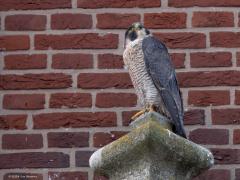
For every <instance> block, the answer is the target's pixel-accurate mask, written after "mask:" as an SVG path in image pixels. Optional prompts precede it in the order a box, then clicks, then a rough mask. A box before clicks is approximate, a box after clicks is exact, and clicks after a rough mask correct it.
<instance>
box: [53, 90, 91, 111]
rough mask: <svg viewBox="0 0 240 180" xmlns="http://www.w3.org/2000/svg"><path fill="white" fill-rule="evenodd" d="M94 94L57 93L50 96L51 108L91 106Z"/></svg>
mask: <svg viewBox="0 0 240 180" xmlns="http://www.w3.org/2000/svg"><path fill="white" fill-rule="evenodd" d="M91 106H92V96H91V94H89V93H55V94H51V97H50V105H49V107H50V108H64V107H69V108H78V107H91Z"/></svg>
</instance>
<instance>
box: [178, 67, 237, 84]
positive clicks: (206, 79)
mask: <svg viewBox="0 0 240 180" xmlns="http://www.w3.org/2000/svg"><path fill="white" fill-rule="evenodd" d="M177 77H178V82H179V84H180V86H181V87H205V86H239V85H240V71H201V72H200V71H199V72H180V73H178V74H177Z"/></svg>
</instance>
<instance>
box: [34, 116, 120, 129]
mask: <svg viewBox="0 0 240 180" xmlns="http://www.w3.org/2000/svg"><path fill="white" fill-rule="evenodd" d="M116 121H117V117H116V113H113V112H96V113H92V112H66V113H49V114H47V113H46V114H37V115H33V123H34V126H33V128H34V129H56V128H60V127H65V128H69V127H72V128H80V127H113V126H116Z"/></svg>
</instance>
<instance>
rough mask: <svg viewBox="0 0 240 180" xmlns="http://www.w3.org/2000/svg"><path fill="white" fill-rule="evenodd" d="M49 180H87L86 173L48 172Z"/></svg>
mask: <svg viewBox="0 0 240 180" xmlns="http://www.w3.org/2000/svg"><path fill="white" fill-rule="evenodd" d="M48 179H50V180H60V179H62V180H63V179H66V180H88V173H87V172H80V171H71V172H62V171H61V172H48Z"/></svg>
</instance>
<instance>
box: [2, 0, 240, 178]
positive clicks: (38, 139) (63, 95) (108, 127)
mask: <svg viewBox="0 0 240 180" xmlns="http://www.w3.org/2000/svg"><path fill="white" fill-rule="evenodd" d="M239 7H240V1H239V0H228V1H226V0H131V1H129V0H121V1H117V0H101V1H100V0H57V1H54V0H39V1H34V0H21V1H20V0H0V11H1V12H0V14H1V21H0V22H1V23H0V26H1V35H0V48H1V50H2V51H1V56H0V58H1V60H0V67H1V74H0V92H1V95H0V109H1V115H0V129H1V130H0V138H1V141H0V148H1V149H0V151H1V153H0V169H1V170H0V179H4V180H11V179H14V177H15V179H16V177H17V176H16V174H14V173H18V177H24V176H25V177H26V176H28V177H29V178H30V177H31V176H33V179H34V180H35V179H36V177H37V178H38V179H50V178H51V179H52V180H57V179H61V178H66V179H71V178H72V179H74V177H78V179H80V180H86V179H89V180H92V179H93V177H94V174H93V172H92V171H91V170H90V169H89V168H88V158H89V156H90V155H91V153H92V152H93V151H94V150H96V149H97V148H99V147H102V146H103V145H105V144H107V143H109V142H111V141H113V140H115V139H117V138H118V137H120V136H122V135H123V134H125V133H126V132H127V131H128V130H129V128H128V127H127V126H128V124H129V118H130V117H131V115H132V114H133V113H134V112H135V111H136V110H138V109H139V106H138V103H137V99H136V95H135V94H134V90H133V89H132V85H131V81H130V79H129V76H128V73H127V71H126V70H124V69H123V62H122V57H121V56H122V52H123V42H124V40H123V38H124V31H125V29H126V28H127V27H128V26H129V25H130V24H131V23H132V22H135V21H141V22H143V23H144V24H145V26H146V27H147V28H149V29H150V30H151V31H152V32H153V34H154V35H155V36H156V37H157V38H159V39H161V40H162V41H164V42H165V43H166V45H167V46H168V47H169V48H170V50H169V51H170V53H171V57H172V59H173V62H174V64H175V67H176V69H177V76H178V80H179V82H180V86H181V90H182V92H183V99H184V106H185V109H186V111H187V112H186V114H185V125H186V129H187V133H188V135H189V138H190V139H191V140H193V141H195V142H196V143H199V144H203V145H204V146H206V147H208V148H210V149H211V150H212V152H213V153H214V155H215V161H216V166H214V168H213V169H212V170H210V171H208V172H206V173H205V174H204V175H203V176H201V177H199V178H198V179H201V180H210V179H211V180H220V179H221V180H230V179H231V180H234V179H240V156H239V155H240V146H239V144H240V128H239V126H238V125H239V124H240V108H239V105H240V88H239V85H240V69H239V66H240V49H239V47H240V31H239V26H240V20H239V15H238V14H239ZM12 173H13V174H12ZM96 179H103V178H102V177H98V178H97V177H96Z"/></svg>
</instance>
